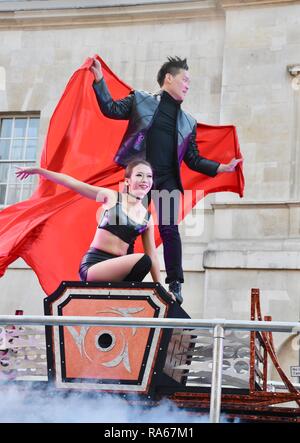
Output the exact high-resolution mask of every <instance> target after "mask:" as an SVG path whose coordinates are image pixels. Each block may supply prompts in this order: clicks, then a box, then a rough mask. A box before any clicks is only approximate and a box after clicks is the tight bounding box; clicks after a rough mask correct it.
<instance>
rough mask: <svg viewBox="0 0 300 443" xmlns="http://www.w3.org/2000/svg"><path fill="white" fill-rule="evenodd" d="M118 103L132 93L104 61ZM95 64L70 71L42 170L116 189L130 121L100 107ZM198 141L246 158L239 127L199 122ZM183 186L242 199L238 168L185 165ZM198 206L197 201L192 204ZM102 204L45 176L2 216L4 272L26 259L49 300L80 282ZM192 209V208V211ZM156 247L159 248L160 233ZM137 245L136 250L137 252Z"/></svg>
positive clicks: (0, 266) (214, 155)
mask: <svg viewBox="0 0 300 443" xmlns="http://www.w3.org/2000/svg"><path fill="white" fill-rule="evenodd" d="M99 60H100V61H101V64H102V66H103V72H104V77H105V80H106V82H107V84H108V87H109V90H110V92H111V94H112V96H113V98H114V99H118V98H122V97H124V96H126V95H127V94H128V93H129V91H130V90H131V88H130V87H129V86H127V85H126V84H125V83H124V82H122V80H120V79H119V78H118V77H117V76H116V75H115V74H114V73H113V72H112V71H111V70H110V69H109V68H108V67H107V66H106V64H105V63H104V62H103V61H102V60H101V59H100V58H99ZM91 63H92V59H90V58H88V59H87V60H86V62H85V63H84V64H83V65H82V66H81V67H80V68H79V69H78V70H77V71H76V72H75V73H74V74H73V76H72V77H71V79H70V81H69V82H68V84H67V86H66V89H65V91H64V93H63V95H62V97H61V99H60V101H59V103H58V105H57V107H56V109H55V111H54V113H53V115H52V117H51V120H50V124H49V128H48V133H47V137H46V140H45V145H44V149H43V152H42V158H41V166H42V167H43V168H46V169H50V170H53V171H59V172H63V173H66V174H69V175H71V176H74V177H75V178H77V179H79V180H82V181H84V182H86V183H90V184H93V185H99V186H104V187H108V188H112V189H118V185H119V182H120V181H122V180H123V176H124V170H123V169H122V168H121V167H120V166H118V165H117V164H115V163H114V161H113V157H114V155H115V153H116V150H117V148H118V147H119V144H120V141H121V138H122V136H123V134H124V132H125V130H126V128H127V124H128V122H127V121H120V120H111V119H108V118H106V117H104V116H103V115H102V113H101V111H100V110H99V107H98V104H97V101H96V97H95V94H94V91H93V88H92V83H93V75H92V73H91V72H90V71H89V67H90V66H91ZM197 143H198V147H199V151H200V152H201V155H203V156H204V157H207V158H210V159H213V160H216V161H219V162H221V163H228V162H229V161H230V160H231V159H232V158H233V157H237V158H239V157H241V153H240V149H239V144H238V139H237V134H236V130H235V127H234V126H209V125H203V124H198V130H197ZM181 173H182V182H183V186H184V189H193V190H196V189H203V190H204V194H205V195H206V194H208V193H211V192H219V191H231V192H236V193H238V194H239V195H240V196H241V197H242V195H243V188H244V179H243V173H242V169H241V166H240V165H239V166H238V167H237V170H236V171H235V172H233V173H223V174H218V175H217V176H216V177H214V178H211V177H208V176H205V175H202V174H199V173H196V172H194V171H191V170H190V169H188V168H187V167H186V165H184V164H182V167H181ZM195 203H196V197H195V196H194V199H193V204H192V206H193V205H194V204H195ZM98 206H99V203H97V202H94V201H92V200H89V199H87V198H84V197H81V196H80V195H77V194H75V193H74V192H72V191H68V190H66V189H65V188H63V187H61V186H59V185H56V184H53V183H51V182H49V181H46V180H45V179H43V178H40V182H39V186H38V188H37V190H36V191H35V192H34V194H33V195H32V197H31V198H29V199H28V200H25V201H23V202H20V203H17V204H15V205H12V206H10V207H8V208H6V209H4V210H3V211H1V212H0V239H1V240H0V245H1V246H0V275H1V276H2V275H3V274H4V272H5V270H6V268H7V266H8V265H9V264H10V263H12V262H13V261H14V260H16V259H17V258H18V257H22V258H23V259H24V260H25V261H26V263H27V264H28V265H29V266H30V267H31V268H32V269H33V270H34V272H35V273H36V274H37V276H38V279H39V281H40V284H41V286H42V288H43V289H44V291H45V292H46V294H47V295H49V294H51V293H52V292H54V291H55V290H56V288H57V287H58V285H59V284H60V282H61V281H63V280H78V279H79V277H78V267H79V263H80V260H81V257H82V256H83V254H84V253H85V251H86V250H87V248H88V246H89V244H90V242H91V239H92V238H93V235H94V231H95V227H96V216H95V214H96V211H97V208H98ZM189 209H191V208H189ZM156 243H157V245H158V244H159V243H160V238H159V234H158V230H157V231H156ZM140 247H141V244H140V243H138V244H137V247H136V249H137V250H138V249H140Z"/></svg>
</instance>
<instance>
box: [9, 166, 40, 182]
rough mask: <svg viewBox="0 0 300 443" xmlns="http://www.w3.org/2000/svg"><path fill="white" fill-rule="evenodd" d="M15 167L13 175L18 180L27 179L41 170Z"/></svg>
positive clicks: (32, 167)
mask: <svg viewBox="0 0 300 443" xmlns="http://www.w3.org/2000/svg"><path fill="white" fill-rule="evenodd" d="M15 167H16V169H17V171H16V172H15V174H16V176H17V177H18V178H19V179H20V180H23V179H24V178H27V177H29V175H34V174H39V172H40V170H41V168H39V167H37V166H28V167H20V166H15Z"/></svg>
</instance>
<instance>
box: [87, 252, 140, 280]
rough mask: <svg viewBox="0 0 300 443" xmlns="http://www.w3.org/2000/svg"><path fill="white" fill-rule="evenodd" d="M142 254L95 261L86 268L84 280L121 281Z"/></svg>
mask: <svg viewBox="0 0 300 443" xmlns="http://www.w3.org/2000/svg"><path fill="white" fill-rule="evenodd" d="M143 256H144V254H130V255H123V256H122V257H116V258H110V259H108V260H105V261H102V262H100V263H96V264H94V265H93V266H91V267H90V268H89V269H88V272H87V278H86V281H115V282H117V281H123V279H124V278H125V277H126V276H127V275H128V274H129V273H130V272H131V270H132V268H133V267H134V266H135V265H136V263H137V262H138V261H139V260H140V259H141V258H142V257H143Z"/></svg>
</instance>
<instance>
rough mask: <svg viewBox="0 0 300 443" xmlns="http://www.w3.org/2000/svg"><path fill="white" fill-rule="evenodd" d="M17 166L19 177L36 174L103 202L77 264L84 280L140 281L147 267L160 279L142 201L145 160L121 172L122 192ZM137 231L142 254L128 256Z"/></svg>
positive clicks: (148, 172)
mask: <svg viewBox="0 0 300 443" xmlns="http://www.w3.org/2000/svg"><path fill="white" fill-rule="evenodd" d="M17 169H18V170H17V171H16V175H17V177H18V178H20V179H21V180H23V179H24V178H27V177H28V176H29V175H32V174H39V175H41V176H43V177H45V178H46V179H48V180H51V181H52V182H54V183H57V184H59V185H63V186H65V187H67V188H69V189H71V190H73V191H75V192H77V193H79V194H81V195H83V196H84V197H87V198H91V199H93V200H97V201H99V202H102V203H103V205H102V214H101V216H100V222H99V224H98V227H97V229H96V232H95V235H94V238H93V241H92V243H91V245H90V248H89V250H88V251H87V253H86V254H85V256H84V257H83V259H82V262H81V265H80V268H79V275H80V278H81V280H82V281H107V280H108V281H112V282H113V281H114V282H120V281H142V280H143V279H144V277H145V276H146V275H147V274H148V272H149V271H150V272H151V276H152V279H153V281H154V282H159V283H161V277H160V269H159V262H158V257H157V253H156V246H155V242H154V225H153V219H152V216H151V215H150V213H149V212H148V211H147V209H146V208H145V207H144V205H143V203H142V200H143V198H144V197H145V196H146V195H147V193H148V192H149V191H150V189H151V187H152V184H153V172H152V168H151V165H150V164H149V163H148V162H146V161H144V160H135V161H132V162H131V163H129V165H128V166H127V168H126V171H125V192H122V193H118V192H116V191H114V190H111V189H107V188H102V187H98V186H92V185H89V184H87V183H84V182H81V181H79V180H76V179H75V178H73V177H70V176H68V175H66V174H61V173H58V172H53V171H49V170H46V169H43V168H40V167H23V168H17ZM140 234H141V235H142V241H143V246H144V251H145V253H144V254H143V253H136V254H129V255H127V253H128V249H129V247H130V245H131V244H132V243H133V242H134V241H135V239H136V238H137V237H138V236H139V235H140Z"/></svg>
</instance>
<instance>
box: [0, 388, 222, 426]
mask: <svg viewBox="0 0 300 443" xmlns="http://www.w3.org/2000/svg"><path fill="white" fill-rule="evenodd" d="M0 388H1V394H2V395H1V397H2V401H1V402H0V423H176V424H177V423H200V422H202V423H207V422H209V417H208V416H207V415H206V416H199V415H198V414H197V415H195V414H194V413H191V412H189V411H186V410H183V409H180V408H178V407H177V406H176V405H175V404H174V403H172V402H171V401H169V400H163V401H162V402H160V404H159V405H158V406H150V407H143V406H141V405H140V404H139V405H137V404H136V403H137V400H139V402H140V400H141V399H140V398H139V399H138V398H135V399H134V404H130V403H129V402H128V401H127V400H126V399H124V398H122V397H115V396H111V395H108V394H87V393H80V392H71V393H70V392H69V393H65V392H60V391H57V390H55V389H54V388H51V387H47V388H46V389H45V388H43V389H41V388H39V387H37V386H36V385H33V384H31V383H28V384H27V383H26V386H25V385H23V384H22V386H17V385H15V384H14V385H12V384H9V383H5V384H1V386H0ZM4 399H5V401H3V400H4ZM224 421H226V420H225V419H222V422H224Z"/></svg>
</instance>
